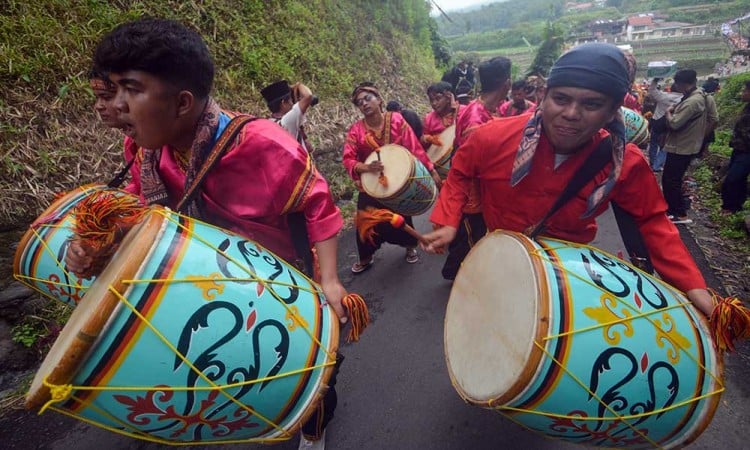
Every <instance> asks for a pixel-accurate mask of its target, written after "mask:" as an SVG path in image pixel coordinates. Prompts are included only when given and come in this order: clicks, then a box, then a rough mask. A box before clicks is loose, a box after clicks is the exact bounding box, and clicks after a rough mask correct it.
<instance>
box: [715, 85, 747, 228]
mask: <svg viewBox="0 0 750 450" xmlns="http://www.w3.org/2000/svg"><path fill="white" fill-rule="evenodd" d="M740 95H741V99H742V101H743V102H745V103H746V105H745V109H743V110H742V114H741V115H740V118H739V119H738V120H737V123H736V124H735V125H734V132H733V134H732V139H731V140H730V141H729V145H730V146H731V147H732V157H731V159H730V160H729V169H727V175H726V177H725V178H724V182H723V183H722V184H721V200H722V205H721V209H722V213H724V214H732V213H736V212H739V211H741V210H742V204H743V203H745V200H746V199H747V177H748V175H750V81H745V88H744V89H743V90H742V93H741V94H740Z"/></svg>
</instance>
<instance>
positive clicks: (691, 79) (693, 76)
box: [674, 69, 698, 84]
mask: <svg viewBox="0 0 750 450" xmlns="http://www.w3.org/2000/svg"><path fill="white" fill-rule="evenodd" d="M674 82H675V83H684V84H695V83H697V82H698V74H697V73H696V72H695V70H693V69H682V70H678V71H677V73H675V74H674Z"/></svg>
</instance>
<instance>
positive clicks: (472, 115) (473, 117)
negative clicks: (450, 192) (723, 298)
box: [448, 99, 496, 214]
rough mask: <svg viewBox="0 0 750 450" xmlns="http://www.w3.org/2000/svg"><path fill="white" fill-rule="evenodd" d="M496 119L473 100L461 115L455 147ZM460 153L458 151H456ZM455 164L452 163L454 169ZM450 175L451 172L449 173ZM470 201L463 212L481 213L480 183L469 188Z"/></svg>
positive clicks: (477, 100)
mask: <svg viewBox="0 0 750 450" xmlns="http://www.w3.org/2000/svg"><path fill="white" fill-rule="evenodd" d="M494 117H496V114H494V113H492V112H491V111H490V110H489V109H487V107H486V106H484V103H482V101H481V100H480V99H475V100H472V101H471V103H469V104H468V105H466V109H465V110H464V112H462V113H461V116H460V117H459V118H458V122H457V123H456V139H455V140H454V141H453V146H454V147H456V149H458V148H459V147H460V146H461V145H462V144H463V142H465V141H466V139H467V138H468V137H469V135H470V134H471V133H473V132H474V130H476V129H477V128H479V126H480V125H483V124H485V123H487V122H489V121H490V120H492V119H493V118H494ZM456 152H458V150H456ZM454 156H455V153H454ZM452 165H453V163H451V167H452ZM448 172H449V173H450V170H449V171H448ZM468 193H469V200H468V201H467V202H466V204H465V205H464V208H463V212H465V213H467V214H476V213H478V212H480V211H481V205H480V203H481V202H480V198H479V181H477V180H474V182H473V183H472V185H471V186H469V191H468Z"/></svg>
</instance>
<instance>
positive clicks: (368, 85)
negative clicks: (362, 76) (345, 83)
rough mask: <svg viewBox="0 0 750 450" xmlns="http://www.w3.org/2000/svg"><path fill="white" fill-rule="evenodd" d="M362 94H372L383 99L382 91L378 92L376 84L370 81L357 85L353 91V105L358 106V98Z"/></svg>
mask: <svg viewBox="0 0 750 450" xmlns="http://www.w3.org/2000/svg"><path fill="white" fill-rule="evenodd" d="M360 92H370V93H372V94H375V95H376V96H377V97H378V98H379V99H381V100H382V99H383V97H382V96H381V95H380V90H378V87H377V86H375V84H374V83H372V82H370V81H363V82H361V83H359V84H358V85H357V87H355V88H354V90H353V91H352V103H354V105H355V106H356V101H357V96H358V95H359V93H360Z"/></svg>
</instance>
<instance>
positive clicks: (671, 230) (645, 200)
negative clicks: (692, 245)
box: [612, 144, 706, 292]
mask: <svg viewBox="0 0 750 450" xmlns="http://www.w3.org/2000/svg"><path fill="white" fill-rule="evenodd" d="M625 153H626V155H625V158H624V161H623V169H622V173H621V174H620V179H619V180H618V183H617V185H616V187H615V190H613V195H612V200H613V201H615V202H616V203H617V204H618V205H620V206H621V207H622V208H623V209H624V210H625V211H627V212H629V213H630V214H632V215H633V217H634V219H635V221H636V222H637V224H638V229H639V230H640V232H641V234H642V235H643V240H644V242H645V244H646V248H647V249H648V252H649V256H650V257H651V261H652V263H653V265H654V268H655V269H656V271H657V272H658V273H659V275H660V276H661V278H662V279H663V280H664V281H666V282H667V283H669V284H671V285H673V286H674V287H676V288H677V289H679V290H681V291H683V292H687V291H689V290H690V289H697V288H705V287H706V282H705V280H704V279H703V275H702V274H701V272H700V270H699V269H698V266H697V265H696V264H695V261H694V260H693V257H692V255H691V254H690V251H689V250H688V249H687V247H685V244H684V243H683V242H682V239H681V238H680V232H679V231H678V230H677V227H675V225H674V224H673V223H672V222H671V221H670V220H669V218H668V217H667V214H666V211H667V204H666V202H665V201H664V197H663V195H662V193H661V190H660V189H659V185H658V184H657V181H656V178H655V177H654V175H653V172H652V171H651V170H650V168H649V165H648V163H647V162H646V160H645V159H644V158H643V156H642V155H641V153H640V150H639V149H638V147H636V146H635V145H633V144H628V145H627V149H626V152H625Z"/></svg>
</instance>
